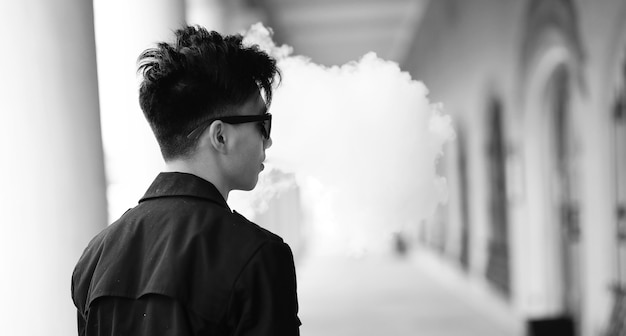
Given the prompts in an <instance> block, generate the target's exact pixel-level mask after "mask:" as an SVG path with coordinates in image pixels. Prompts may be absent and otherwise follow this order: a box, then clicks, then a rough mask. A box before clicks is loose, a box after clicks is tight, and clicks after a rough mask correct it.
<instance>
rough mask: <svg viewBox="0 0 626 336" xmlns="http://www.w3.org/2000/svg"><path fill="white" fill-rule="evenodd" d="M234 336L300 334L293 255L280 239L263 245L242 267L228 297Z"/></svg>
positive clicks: (284, 335)
mask: <svg viewBox="0 0 626 336" xmlns="http://www.w3.org/2000/svg"><path fill="white" fill-rule="evenodd" d="M229 320H230V322H231V323H232V324H233V325H234V329H235V332H234V335H236V336H248V335H255V336H297V335H299V334H300V331H299V328H300V324H301V323H300V320H299V319H298V297H297V293H296V273H295V267H294V262H293V254H292V253H291V249H290V248H289V246H288V245H287V244H285V243H283V242H267V243H265V244H263V245H262V246H261V247H260V248H259V249H258V250H257V251H256V253H255V254H254V255H253V256H252V258H251V259H250V261H249V262H248V264H247V265H246V266H245V267H244V269H243V271H242V272H241V275H240V276H239V278H238V279H237V281H236V283H235V288H234V291H233V296H232V297H231V302H230V309H229Z"/></svg>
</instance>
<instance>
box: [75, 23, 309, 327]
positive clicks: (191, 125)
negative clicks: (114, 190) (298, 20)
mask: <svg viewBox="0 0 626 336" xmlns="http://www.w3.org/2000/svg"><path fill="white" fill-rule="evenodd" d="M139 61H140V66H139V70H140V72H141V73H142V74H143V82H142V83H141V87H140V97H139V99H140V103H141V108H142V110H143V112H144V114H145V116H146V119H147V120H148V122H149V124H150V126H151V127H152V130H153V131H154V134H155V136H156V138H157V140H158V143H159V146H160V148H161V153H162V154H163V158H164V159H165V162H166V171H165V172H163V173H161V174H159V175H158V176H157V177H156V179H155V180H154V182H153V183H152V185H151V186H150V187H149V188H148V190H147V192H146V194H145V195H144V196H143V198H141V199H140V200H139V204H138V205H137V206H136V207H134V208H133V209H130V210H128V211H127V212H126V213H125V214H124V215H122V217H121V218H120V219H118V220H117V221H116V222H115V223H113V224H111V225H110V226H109V227H108V228H106V229H105V230H103V231H102V232H101V233H100V234H98V235H97V236H96V237H95V238H94V239H93V240H92V241H91V242H90V243H89V245H88V246H87V248H86V249H85V251H84V253H83V255H82V257H81V258H80V260H79V261H78V264H77V265H76V268H75V270H74V273H73V276H72V299H73V300H74V304H75V305H76V307H77V308H78V334H79V335H99V336H104V335H150V336H158V335H257V336H262V335H268V336H269V335H272V336H279V335H298V334H299V326H300V320H299V319H298V316H297V313H298V300H297V295H296V277H295V269H294V262H293V256H292V253H291V250H290V248H289V246H288V245H287V244H285V243H284V242H283V240H282V239H281V238H280V237H278V236H276V235H274V234H272V233H270V232H269V231H267V230H264V229H262V228H260V227H259V226H257V225H255V224H253V223H251V222H249V221H248V220H246V219H245V218H244V217H242V216H241V215H239V214H237V213H236V212H232V211H231V209H230V208H229V207H228V205H227V203H226V200H227V199H228V193H229V192H230V191H231V190H234V189H240V190H251V189H253V188H254V186H255V185H256V183H257V179H258V174H259V173H260V172H261V171H262V170H263V160H264V159H265V150H266V149H267V148H269V147H270V146H271V145H272V140H271V138H270V130H271V115H270V114H269V113H267V108H268V106H269V104H270V102H271V98H272V85H273V82H274V79H275V78H276V77H277V76H279V73H278V69H277V68H276V61H275V60H274V59H272V58H271V57H269V56H268V55H267V54H266V53H264V52H262V51H260V50H259V49H258V48H257V47H249V46H244V45H242V37H241V36H239V35H234V36H226V37H222V36H221V35H220V34H218V33H216V32H208V31H206V30H205V29H203V28H200V27H185V28H183V29H180V30H178V31H176V42H175V43H172V44H167V43H159V44H158V45H157V47H156V48H153V49H149V50H146V51H145V52H144V53H143V54H142V55H141V56H140V58H139ZM262 94H263V96H262ZM263 97H264V98H265V99H264V98H263Z"/></svg>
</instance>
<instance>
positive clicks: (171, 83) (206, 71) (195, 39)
mask: <svg viewBox="0 0 626 336" xmlns="http://www.w3.org/2000/svg"><path fill="white" fill-rule="evenodd" d="M175 35H176V40H175V42H174V43H171V44H168V43H159V44H158V45H157V47H156V48H152V49H148V50H146V51H144V52H143V53H142V54H141V55H140V56H139V60H138V62H139V72H140V73H141V74H142V75H143V81H142V82H141V86H140V89H139V102H140V106H141V109H142V110H143V113H144V115H145V117H146V119H147V120H148V122H149V124H150V127H151V128H152V130H153V132H154V134H155V136H156V138H157V141H158V143H159V146H160V148H161V153H162V155H163V158H164V159H165V160H166V161H168V160H173V159H180V158H185V157H189V156H190V155H193V153H194V151H195V150H196V147H197V144H198V141H199V137H198V136H193V137H189V136H188V135H189V133H190V132H192V131H193V130H194V129H196V128H197V127H198V126H200V125H201V124H202V123H203V122H204V121H206V120H207V119H210V118H214V117H219V116H227V115H233V114H238V111H239V109H240V107H241V106H243V105H244V104H246V102H248V101H249V100H250V99H254V98H255V97H256V96H257V95H258V94H259V92H262V93H263V95H264V97H265V105H266V106H269V104H270V102H271V99H272V85H273V82H274V79H275V78H276V77H277V75H279V72H278V69H277V67H276V61H275V60H274V59H273V58H271V57H270V56H268V55H267V54H266V53H265V52H263V51H261V50H259V49H258V47H256V46H244V45H243V44H242V36H241V35H230V36H222V35H220V34H219V33H217V32H208V31H207V30H206V29H204V28H201V27H185V28H183V29H179V30H177V31H176V32H175ZM196 135H197V134H196Z"/></svg>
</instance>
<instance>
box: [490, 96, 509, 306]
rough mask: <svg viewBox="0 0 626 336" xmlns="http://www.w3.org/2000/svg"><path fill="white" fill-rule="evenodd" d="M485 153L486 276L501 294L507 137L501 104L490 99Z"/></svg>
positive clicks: (505, 264)
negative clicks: (487, 232) (487, 199)
mask: <svg viewBox="0 0 626 336" xmlns="http://www.w3.org/2000/svg"><path fill="white" fill-rule="evenodd" d="M487 126H488V129H489V130H490V131H489V135H488V140H487V157H488V167H489V168H488V170H489V171H488V173H489V179H490V181H489V187H488V188H489V218H490V237H489V244H488V250H489V254H488V255H489V257H488V261H487V274H486V275H487V279H489V281H490V282H491V283H492V285H493V286H494V287H495V288H496V289H498V290H499V291H500V292H501V293H502V294H503V295H505V296H507V297H508V296H509V295H510V291H511V288H510V287H511V286H510V272H509V239H508V231H509V227H508V226H509V225H508V200H507V191H506V188H507V186H506V180H507V179H506V140H505V136H504V127H503V123H502V104H501V103H500V101H499V100H493V101H491V103H490V106H489V111H488V125H487Z"/></svg>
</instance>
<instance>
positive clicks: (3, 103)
mask: <svg viewBox="0 0 626 336" xmlns="http://www.w3.org/2000/svg"><path fill="white" fill-rule="evenodd" d="M94 9H95V12H94ZM94 13H95V14H96V15H95V17H94ZM183 22H185V3H184V0H135V1H131V2H128V1H121V0H116V1H112V0H96V1H94V2H93V3H92V2H91V1H83V0H58V1H49V0H21V1H1V2H0V41H2V51H1V52H0V65H2V79H1V80H0V155H1V159H0V160H1V161H0V215H1V217H0V223H1V224H0V267H1V268H2V275H1V276H0V297H2V303H1V304H0V325H2V330H3V334H7V335H72V334H76V317H75V314H76V313H75V309H74V307H73V304H72V301H71V296H70V278H71V275H72V270H73V267H74V265H75V263H76V261H77V260H78V258H79V256H80V254H81V253H82V251H83V249H84V247H85V246H86V244H87V243H88V241H89V239H90V238H91V237H92V236H93V235H95V234H96V233H97V232H98V231H100V230H102V229H103V228H105V227H106V225H107V223H108V215H107V201H106V185H107V181H106V177H105V176H107V175H108V176H109V177H115V176H116V175H115V173H116V172H115V171H109V172H108V174H105V166H104V162H105V160H104V157H105V151H104V150H103V140H102V139H103V137H102V136H101V134H102V133H103V134H104V135H105V136H104V142H105V143H106V156H107V160H106V161H107V162H117V165H115V167H118V168H116V169H119V170H123V171H126V172H127V173H128V172H130V174H124V176H125V177H124V178H125V179H128V178H130V177H132V176H141V177H142V178H143V179H144V181H145V179H149V180H150V179H152V178H153V177H154V175H150V174H146V171H149V170H151V169H154V170H155V173H156V170H158V168H159V166H157V167H156V168H154V166H155V162H156V160H160V156H159V153H158V147H157V145H156V142H155V141H154V140H153V137H152V134H151V133H150V130H149V128H148V126H147V123H146V122H145V120H144V119H143V116H142V114H141V111H140V109H139V105H138V103H137V85H136V84H137V80H136V77H135V73H136V64H135V61H136V58H137V56H138V54H139V52H140V51H141V50H143V49H145V48H146V47H148V46H150V45H152V44H153V43H154V42H156V41H160V40H163V39H167V38H170V37H171V32H172V30H173V29H175V28H176V27H178V26H179V25H180V24H182V23H183ZM96 50H97V52H96ZM100 114H102V119H100ZM111 167H112V166H111ZM146 175H147V176H146ZM120 176H121V175H120ZM111 182H114V183H115V182H116V181H111ZM146 187H147V186H146V185H145V184H144V185H142V188H143V189H145V188H146ZM141 192H143V190H142V191H141ZM138 196H141V195H140V193H135V194H133V195H129V199H132V200H133V201H132V202H130V201H128V202H126V201H125V200H124V201H125V203H126V205H127V206H132V205H133V204H134V203H136V200H137V199H138Z"/></svg>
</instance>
